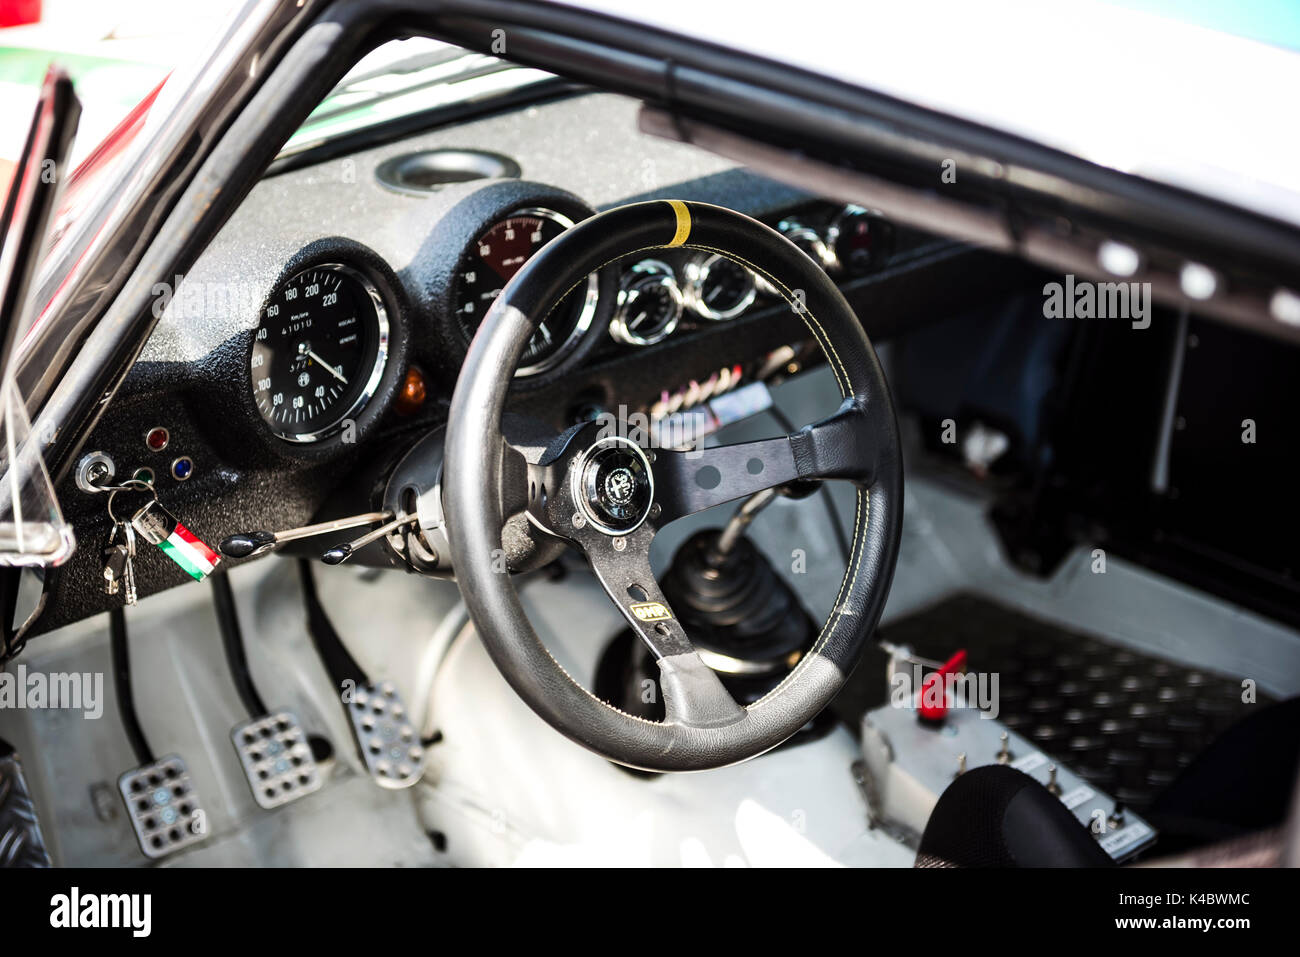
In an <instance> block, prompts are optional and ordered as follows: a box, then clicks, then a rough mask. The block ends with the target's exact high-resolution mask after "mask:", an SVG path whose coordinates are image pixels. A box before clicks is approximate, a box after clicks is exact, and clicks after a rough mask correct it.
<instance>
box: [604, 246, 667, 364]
mask: <svg viewBox="0 0 1300 957" xmlns="http://www.w3.org/2000/svg"><path fill="white" fill-rule="evenodd" d="M652 284H653V285H661V286H663V287H664V288H666V289H667V290H668V292H669V295H670V296H671V298H672V300H673V303H674V305H675V307H676V308H675V312H674V314H673V317H672V318H671V319H669V320H668V321H667V322H666V323H664V325H663V328H661V329H660V330H659V331H658V332H656V333H655V334H654V335H653V336H643V335H640V334H639V333H636V332H633V331H632V330H631V328H629V327H628V324H627V311H628V307H629V306H630V305H631V303H632V298H631V294H632V293H634V292H637V291H638V290H639V287H641V286H644V285H652ZM685 312H686V299H685V297H684V296H683V295H682V287H681V284H680V283H678V282H677V274H676V273H675V272H674V271H673V268H672V267H671V266H669V265H668V264H667V263H666V262H662V261H660V260H658V259H643V260H641V261H640V262H638V263H637V264H636V265H634V266H632V267H631V268H630V269H628V271H627V272H626V273H624V274H623V278H622V279H620V280H619V289H618V305H617V306H615V308H614V315H613V317H612V318H611V319H610V320H609V334H610V337H611V338H613V339H614V341H615V342H621V343H623V344H624V345H627V346H652V345H654V344H655V343H657V342H663V341H664V340H665V339H667V338H668V337H669V336H670V335H672V334H673V333H674V332H675V331H676V330H677V327H678V325H680V324H681V321H682V316H683V315H684V314H685Z"/></svg>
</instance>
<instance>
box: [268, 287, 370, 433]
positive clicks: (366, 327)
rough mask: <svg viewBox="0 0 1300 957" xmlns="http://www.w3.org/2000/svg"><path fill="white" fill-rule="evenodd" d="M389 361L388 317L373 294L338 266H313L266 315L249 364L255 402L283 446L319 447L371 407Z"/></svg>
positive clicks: (279, 292) (277, 296)
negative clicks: (314, 444) (286, 443)
mask: <svg viewBox="0 0 1300 957" xmlns="http://www.w3.org/2000/svg"><path fill="white" fill-rule="evenodd" d="M387 355H388V314H387V312H386V310H385V308H384V302H383V299H382V298H381V296H380V295H379V291H378V290H377V289H376V288H375V286H374V285H373V284H372V283H371V282H370V281H369V280H368V279H366V278H365V277H364V276H363V275H362V274H361V273H360V272H358V271H357V270H355V269H352V268H351V267H349V266H344V265H342V264H340V263H324V264H322V265H319V266H311V267H309V268H307V269H304V270H302V271H301V272H299V273H297V274H295V275H294V276H292V277H291V278H289V279H288V280H286V281H285V282H283V283H281V284H280V286H279V287H278V288H277V289H276V290H275V292H274V293H272V295H271V298H270V300H269V301H268V302H267V304H266V307H265V308H264V309H263V310H262V321H261V323H260V324H259V325H258V327H257V335H256V337H255V339H254V342H253V351H252V356H251V358H250V359H249V366H250V369H249V371H250V372H251V374H252V387H253V401H254V402H255V403H256V404H257V410H258V412H259V413H260V414H261V416H262V420H263V421H264V422H266V424H267V425H268V426H269V427H270V428H271V431H272V432H274V433H275V434H276V435H278V436H279V437H280V438H282V439H285V440H286V441H290V442H315V441H318V440H320V439H322V438H325V437H326V436H327V435H329V434H331V433H333V432H335V431H338V430H339V429H340V428H342V426H343V424H344V423H345V422H346V420H347V419H348V418H349V417H351V416H353V415H355V414H356V413H357V412H359V411H360V410H361V408H362V407H363V406H364V405H365V403H366V402H367V401H368V400H369V399H370V397H371V396H372V395H373V394H374V392H375V389H376V387H377V386H378V385H379V380H380V378H381V376H382V375H383V371H384V363H385V361H386V359H387Z"/></svg>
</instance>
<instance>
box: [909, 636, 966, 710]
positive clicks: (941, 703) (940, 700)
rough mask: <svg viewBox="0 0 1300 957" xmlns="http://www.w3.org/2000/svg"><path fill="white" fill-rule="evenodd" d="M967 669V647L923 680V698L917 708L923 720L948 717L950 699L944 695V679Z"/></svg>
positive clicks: (959, 650)
mask: <svg viewBox="0 0 1300 957" xmlns="http://www.w3.org/2000/svg"><path fill="white" fill-rule="evenodd" d="M965 670H966V649H965V648H961V649H958V651H957V653H956V654H955V655H953V656H952V657H951V658H949V659H948V660H947V661H945V662H944V663H943V667H942V668H940V669H939V670H938V671H932V672H930V673H929V674H928V675H926V676H925V680H924V681H922V682H921V699H920V701H919V702H918V708H917V710H918V711H919V713H920V717H921V720H922V721H933V722H936V723H938V722H942V721H943V719H944V718H946V717H948V700H947V698H946V697H945V695H944V679H945V678H946V677H947V676H948V675H951V674H959V673H961V672H963V671H965Z"/></svg>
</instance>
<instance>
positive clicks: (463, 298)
mask: <svg viewBox="0 0 1300 957" xmlns="http://www.w3.org/2000/svg"><path fill="white" fill-rule="evenodd" d="M572 225H573V220H571V219H569V218H568V217H567V216H563V215H561V214H560V213H557V212H554V211H553V210H549V209H542V208H539V207H530V208H527V209H521V210H519V211H518V212H515V213H513V214H512V215H510V216H508V217H507V218H505V219H502V220H500V221H498V222H496V223H495V224H493V225H492V226H491V227H489V228H488V229H487V231H486V232H484V233H483V234H481V235H480V236H479V237H478V238H477V239H476V240H475V241H474V242H473V243H472V244H471V245H470V248H469V249H467V250H466V251H465V255H464V256H463V257H462V258H461V262H460V265H459V267H458V268H457V270H456V277H455V280H454V282H453V291H452V306H453V308H454V309H455V313H456V321H457V322H458V323H459V325H460V328H461V331H462V332H463V333H464V334H465V340H466V341H467V342H468V341H469V340H470V339H472V338H473V337H474V333H475V332H477V331H478V327H479V324H480V323H482V321H483V317H484V316H485V315H487V311H488V309H490V308H491V307H492V303H493V302H494V301H495V300H496V298H497V296H499V295H501V290H502V288H504V286H505V284H506V283H508V282H509V281H510V280H511V278H512V277H513V276H514V274H515V273H517V272H518V271H519V268H520V267H521V266H523V264H524V263H525V262H527V261H528V259H529V258H530V257H531V256H532V255H533V253H535V252H537V250H539V249H541V248H542V247H543V246H545V245H546V244H547V243H548V242H550V241H551V240H552V239H554V238H555V237H556V236H558V235H559V234H560V233H562V232H564V230H566V229H568V228H569V227H570V226H572ZM598 295H599V284H598V281H597V278H596V276H595V274H592V275H591V276H589V277H587V283H586V285H584V286H579V287H578V288H577V289H575V290H574V291H573V292H571V293H569V294H568V295H567V296H566V297H565V298H564V299H563V300H562V301H561V302H560V304H559V305H558V306H556V307H555V309H553V310H552V311H551V314H550V315H549V316H547V317H546V319H545V320H543V322H542V324H541V325H540V326H538V327H537V331H536V332H534V333H533V335H532V338H531V339H529V340H528V345H527V346H526V347H525V349H524V354H523V356H522V357H521V358H520V360H519V369H518V371H516V372H515V375H517V376H526V375H535V374H536V373H538V372H543V371H545V370H547V369H550V368H552V367H554V366H555V365H557V364H558V363H559V362H561V361H562V360H563V359H564V358H565V357H566V356H567V355H569V353H570V352H572V351H573V349H574V348H575V347H576V346H577V345H578V342H579V340H580V339H581V338H582V336H583V334H584V333H585V332H586V331H587V329H588V328H590V326H591V321H592V318H593V317H594V316H595V314H596V305H597V300H598Z"/></svg>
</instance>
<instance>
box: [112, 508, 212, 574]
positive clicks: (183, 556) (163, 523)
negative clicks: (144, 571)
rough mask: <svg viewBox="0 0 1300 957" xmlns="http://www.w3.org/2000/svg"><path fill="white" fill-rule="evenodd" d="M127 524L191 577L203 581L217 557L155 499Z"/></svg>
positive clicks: (210, 571)
mask: <svg viewBox="0 0 1300 957" xmlns="http://www.w3.org/2000/svg"><path fill="white" fill-rule="evenodd" d="M131 524H132V525H134V526H135V530H136V531H137V532H139V533H140V535H141V537H142V538H144V539H145V540H146V541H148V542H152V543H153V544H154V545H157V546H158V547H159V548H161V549H162V551H163V554H164V555H166V556H167V557H168V558H170V559H171V560H172V561H174V562H175V563H176V564H177V565H179V566H181V568H183V569H185V573H186V574H187V575H189V576H190V577H191V578H193V579H194V580H195V581H200V582H201V581H203V579H204V578H206V577H207V576H208V575H210V574H212V571H213V569H215V568H216V567H217V563H218V562H220V561H221V559H220V558H219V557H218V556H217V553H216V552H214V551H213V550H212V549H210V548H209V547H208V546H207V545H206V544H204V542H203V540H202V539H201V538H199V537H198V536H197V535H195V534H194V533H193V532H191V531H190V530H189V529H188V528H186V527H185V526H184V525H182V524H181V523H180V520H179V519H177V518H176V516H175V515H173V514H172V513H171V512H169V511H167V509H165V508H163V507H162V506H161V505H159V504H158V502H157V501H153V502H150V503H149V504H148V505H146V506H145V507H144V508H142V509H140V511H138V512H136V514H135V517H134V518H132V519H131Z"/></svg>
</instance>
